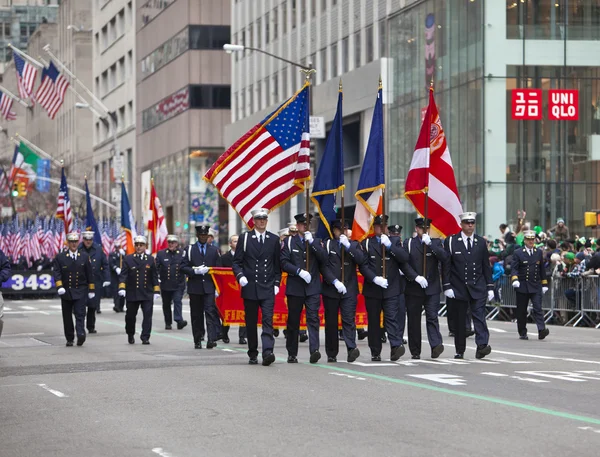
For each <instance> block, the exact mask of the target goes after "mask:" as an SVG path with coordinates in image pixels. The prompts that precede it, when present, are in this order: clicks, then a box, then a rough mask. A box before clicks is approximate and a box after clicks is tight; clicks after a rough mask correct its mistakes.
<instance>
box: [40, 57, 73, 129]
mask: <svg viewBox="0 0 600 457" xmlns="http://www.w3.org/2000/svg"><path fill="white" fill-rule="evenodd" d="M68 88H69V81H68V80H67V78H65V77H64V76H63V75H62V74H60V72H59V71H58V69H57V68H56V67H55V66H54V64H53V63H52V62H50V64H49V65H48V68H44V70H43V71H42V84H40V87H38V90H37V92H36V94H35V98H36V100H37V101H38V103H39V104H40V105H41V106H42V107H43V108H44V109H45V110H46V111H47V112H48V116H49V117H50V119H54V117H55V116H56V113H57V112H58V110H59V109H60V107H61V106H62V104H63V102H64V100H65V93H66V92H67V89H68Z"/></svg>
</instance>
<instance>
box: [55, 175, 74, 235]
mask: <svg viewBox="0 0 600 457" xmlns="http://www.w3.org/2000/svg"><path fill="white" fill-rule="evenodd" d="M56 217H58V218H59V219H62V220H63V222H64V224H65V235H66V234H68V233H70V232H71V230H72V229H73V215H72V214H71V200H70V199H69V188H68V186H67V177H66V176H65V169H64V168H63V169H62V177H61V180H60V189H59V191H58V199H57V207H56Z"/></svg>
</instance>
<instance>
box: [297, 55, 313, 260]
mask: <svg viewBox="0 0 600 457" xmlns="http://www.w3.org/2000/svg"><path fill="white" fill-rule="evenodd" d="M312 65H313V64H312V62H309V64H308V69H302V70H300V71H301V72H302V73H304V76H305V78H306V81H307V82H308V116H309V133H310V115H311V114H312V93H313V91H312V84H311V79H312V75H313V73H315V69H314V68H313V67H312ZM308 166H309V170H310V153H309V162H308ZM308 181H309V182H310V178H309V180H308ZM305 188H306V197H305V199H306V205H305V206H306V207H305V214H306V228H307V231H309V232H310V213H309V211H310V195H309V184H308V182H307V183H306V184H305ZM304 243H305V244H306V248H305V249H306V265H305V267H306V268H305V269H306V271H309V268H310V265H309V244H308V241H306V238H305V240H304Z"/></svg>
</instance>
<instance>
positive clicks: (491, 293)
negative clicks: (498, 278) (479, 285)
mask: <svg viewBox="0 0 600 457" xmlns="http://www.w3.org/2000/svg"><path fill="white" fill-rule="evenodd" d="M493 299H494V291H493V290H488V301H492V300H493Z"/></svg>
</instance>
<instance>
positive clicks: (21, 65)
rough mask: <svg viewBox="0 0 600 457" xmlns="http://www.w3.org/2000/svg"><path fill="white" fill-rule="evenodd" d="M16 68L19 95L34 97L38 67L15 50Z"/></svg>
mask: <svg viewBox="0 0 600 457" xmlns="http://www.w3.org/2000/svg"><path fill="white" fill-rule="evenodd" d="M13 57H14V60H15V68H16V70H17V87H18V88H19V97H21V98H22V99H27V98H30V99H31V101H33V100H34V98H33V86H34V84H35V78H36V77H37V72H38V71H37V68H35V67H34V66H33V65H32V64H31V63H29V62H28V61H26V60H25V59H23V57H21V56H20V55H19V54H18V53H17V52H14V51H13Z"/></svg>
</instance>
